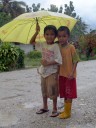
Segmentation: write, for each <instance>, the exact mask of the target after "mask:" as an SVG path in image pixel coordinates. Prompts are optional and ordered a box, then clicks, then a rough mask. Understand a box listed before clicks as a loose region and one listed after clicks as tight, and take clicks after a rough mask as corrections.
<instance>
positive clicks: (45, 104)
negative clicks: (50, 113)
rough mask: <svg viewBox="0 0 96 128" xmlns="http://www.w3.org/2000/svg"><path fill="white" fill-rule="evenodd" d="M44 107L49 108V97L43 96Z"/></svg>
mask: <svg viewBox="0 0 96 128" xmlns="http://www.w3.org/2000/svg"><path fill="white" fill-rule="evenodd" d="M43 109H45V110H47V109H48V105H47V97H43Z"/></svg>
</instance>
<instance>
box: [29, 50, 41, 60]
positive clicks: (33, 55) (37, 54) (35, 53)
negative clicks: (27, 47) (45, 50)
mask: <svg viewBox="0 0 96 128" xmlns="http://www.w3.org/2000/svg"><path fill="white" fill-rule="evenodd" d="M28 57H29V58H31V59H37V58H38V59H39V58H41V52H39V51H31V52H29V53H28Z"/></svg>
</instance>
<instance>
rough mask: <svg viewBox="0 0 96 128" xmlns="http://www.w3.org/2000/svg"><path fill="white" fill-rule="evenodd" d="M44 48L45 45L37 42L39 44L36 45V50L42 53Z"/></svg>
mask: <svg viewBox="0 0 96 128" xmlns="http://www.w3.org/2000/svg"><path fill="white" fill-rule="evenodd" d="M42 47H43V43H41V42H37V43H36V44H35V49H36V50H37V51H40V52H42Z"/></svg>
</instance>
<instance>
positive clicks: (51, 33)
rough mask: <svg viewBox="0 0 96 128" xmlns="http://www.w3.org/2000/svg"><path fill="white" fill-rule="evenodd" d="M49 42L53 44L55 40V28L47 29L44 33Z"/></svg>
mask: <svg viewBox="0 0 96 128" xmlns="http://www.w3.org/2000/svg"><path fill="white" fill-rule="evenodd" d="M44 37H45V40H46V42H47V44H53V43H54V40H55V38H56V37H55V33H54V31H53V30H47V31H46V32H45V34H44Z"/></svg>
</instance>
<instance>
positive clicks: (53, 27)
mask: <svg viewBox="0 0 96 128" xmlns="http://www.w3.org/2000/svg"><path fill="white" fill-rule="evenodd" d="M47 30H52V31H53V32H54V34H55V37H56V36H57V28H56V27H55V26H54V25H47V26H46V27H45V28H44V34H45V32H46V31H47Z"/></svg>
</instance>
